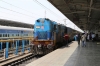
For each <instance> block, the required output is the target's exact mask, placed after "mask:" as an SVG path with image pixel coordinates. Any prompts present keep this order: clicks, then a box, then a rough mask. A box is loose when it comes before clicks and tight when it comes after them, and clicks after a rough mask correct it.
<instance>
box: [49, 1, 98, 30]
mask: <svg viewBox="0 0 100 66" xmlns="http://www.w3.org/2000/svg"><path fill="white" fill-rule="evenodd" d="M48 1H49V2H50V3H51V4H52V5H53V6H55V7H56V8H57V9H58V10H59V11H61V12H62V13H63V14H64V15H65V16H66V17H67V18H68V19H70V20H71V21H72V22H73V23H75V24H76V25H77V26H78V27H79V28H81V29H83V30H100V0H48Z"/></svg>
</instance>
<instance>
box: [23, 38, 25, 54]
mask: <svg viewBox="0 0 100 66" xmlns="http://www.w3.org/2000/svg"><path fill="white" fill-rule="evenodd" d="M24 45H25V41H24V40H22V52H23V53H24V50H25V49H24Z"/></svg>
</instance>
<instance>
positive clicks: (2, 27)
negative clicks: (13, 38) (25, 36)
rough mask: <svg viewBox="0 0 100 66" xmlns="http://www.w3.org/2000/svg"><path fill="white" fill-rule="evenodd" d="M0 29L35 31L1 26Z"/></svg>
mask: <svg viewBox="0 0 100 66" xmlns="http://www.w3.org/2000/svg"><path fill="white" fill-rule="evenodd" d="M0 29H6V30H27V31H34V29H30V28H22V27H12V26H1V25H0Z"/></svg>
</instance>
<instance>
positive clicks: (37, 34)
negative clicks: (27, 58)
mask: <svg viewBox="0 0 100 66" xmlns="http://www.w3.org/2000/svg"><path fill="white" fill-rule="evenodd" d="M66 29H67V27H66V26H64V25H62V24H58V23H57V22H55V21H51V20H50V19H47V18H40V19H37V20H36V21H35V24H34V40H33V41H32V44H33V46H32V49H33V50H34V51H32V52H35V53H36V54H39V53H40V51H42V53H46V52H47V51H48V50H51V51H52V50H53V49H56V48H58V47H60V46H62V45H63V44H62V42H63V41H64V40H63V36H64V33H65V32H67V30H66Z"/></svg>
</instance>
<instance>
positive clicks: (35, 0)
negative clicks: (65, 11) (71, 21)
mask: <svg viewBox="0 0 100 66" xmlns="http://www.w3.org/2000/svg"><path fill="white" fill-rule="evenodd" d="M33 1H34V2H36V3H37V4H39V5H40V6H41V7H43V8H44V9H46V10H48V11H49V12H51V13H52V14H53V15H54V14H55V15H56V16H57V17H59V18H60V16H59V15H57V14H56V13H54V12H53V11H51V10H50V9H49V8H47V7H46V6H44V5H43V4H41V3H40V2H39V1H37V0H33ZM61 18H62V17H61Z"/></svg>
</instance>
